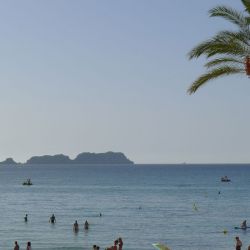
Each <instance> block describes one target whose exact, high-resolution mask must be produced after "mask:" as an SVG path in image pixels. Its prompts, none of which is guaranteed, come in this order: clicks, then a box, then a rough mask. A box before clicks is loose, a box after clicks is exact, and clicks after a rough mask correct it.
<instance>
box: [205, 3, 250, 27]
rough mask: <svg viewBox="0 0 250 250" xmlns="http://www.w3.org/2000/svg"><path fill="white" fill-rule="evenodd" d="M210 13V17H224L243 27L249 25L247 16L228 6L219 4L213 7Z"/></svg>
mask: <svg viewBox="0 0 250 250" xmlns="http://www.w3.org/2000/svg"><path fill="white" fill-rule="evenodd" d="M242 1H243V0H242ZM209 14H210V17H223V18H225V19H226V20H228V21H230V22H231V23H234V24H236V25H238V26H239V27H241V28H245V27H246V26H247V20H246V18H245V16H244V15H243V14H242V13H241V12H238V11H236V10H234V9H233V8H230V7H227V6H217V7H215V8H213V9H211V10H210V11H209Z"/></svg>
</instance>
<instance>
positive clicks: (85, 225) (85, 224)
mask: <svg viewBox="0 0 250 250" xmlns="http://www.w3.org/2000/svg"><path fill="white" fill-rule="evenodd" d="M84 229H86V230H87V229H89V223H88V221H87V220H86V221H85V223H84Z"/></svg>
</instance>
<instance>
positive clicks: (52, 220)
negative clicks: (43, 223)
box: [49, 214, 56, 224]
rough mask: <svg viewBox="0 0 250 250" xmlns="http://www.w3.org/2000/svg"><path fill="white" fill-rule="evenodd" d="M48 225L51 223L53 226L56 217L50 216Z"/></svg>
mask: <svg viewBox="0 0 250 250" xmlns="http://www.w3.org/2000/svg"><path fill="white" fill-rule="evenodd" d="M49 221H50V223H52V224H54V223H56V217H55V215H54V214H52V216H51V217H50V220H49Z"/></svg>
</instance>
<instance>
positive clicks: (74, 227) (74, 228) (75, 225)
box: [73, 220, 79, 233]
mask: <svg viewBox="0 0 250 250" xmlns="http://www.w3.org/2000/svg"><path fill="white" fill-rule="evenodd" d="M73 231H74V232H76V233H77V232H78V231H79V226H78V223H77V220H76V221H75V223H74V225H73Z"/></svg>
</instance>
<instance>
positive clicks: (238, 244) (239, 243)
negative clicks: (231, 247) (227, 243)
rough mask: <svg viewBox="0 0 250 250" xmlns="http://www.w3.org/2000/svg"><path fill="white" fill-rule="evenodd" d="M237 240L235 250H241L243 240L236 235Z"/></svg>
mask: <svg viewBox="0 0 250 250" xmlns="http://www.w3.org/2000/svg"><path fill="white" fill-rule="evenodd" d="M235 240H236V245H235V250H241V247H242V242H241V240H240V238H239V237H238V236H237V237H235Z"/></svg>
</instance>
